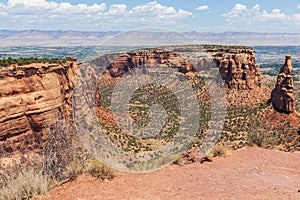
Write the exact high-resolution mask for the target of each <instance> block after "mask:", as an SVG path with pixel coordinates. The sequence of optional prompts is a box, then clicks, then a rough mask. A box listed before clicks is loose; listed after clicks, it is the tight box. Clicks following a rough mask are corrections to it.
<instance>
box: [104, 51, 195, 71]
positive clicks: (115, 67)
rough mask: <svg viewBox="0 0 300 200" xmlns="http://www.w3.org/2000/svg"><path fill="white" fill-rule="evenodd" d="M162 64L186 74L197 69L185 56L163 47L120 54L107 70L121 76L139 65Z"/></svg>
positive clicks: (151, 65)
mask: <svg viewBox="0 0 300 200" xmlns="http://www.w3.org/2000/svg"><path fill="white" fill-rule="evenodd" d="M162 65H166V66H170V67H173V68H176V69H177V70H178V71H179V72H182V73H184V74H185V73H187V72H191V71H195V68H194V67H193V66H192V65H191V64H190V63H189V62H187V61H186V60H185V59H184V58H183V57H181V56H179V55H177V54H176V53H174V52H172V51H167V50H162V49H155V50H140V51H133V52H129V53H126V54H122V55H119V56H117V57H116V58H115V59H114V60H113V61H112V63H111V64H110V65H109V66H108V67H107V70H108V71H109V73H110V75H111V76H112V77H120V76H122V75H123V74H124V73H126V72H128V71H130V70H131V69H133V68H135V67H138V66H147V67H155V66H162Z"/></svg>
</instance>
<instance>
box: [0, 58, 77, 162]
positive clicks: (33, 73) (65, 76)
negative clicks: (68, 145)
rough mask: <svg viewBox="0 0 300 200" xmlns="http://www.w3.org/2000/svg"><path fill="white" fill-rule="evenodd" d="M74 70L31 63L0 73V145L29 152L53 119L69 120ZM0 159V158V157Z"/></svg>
mask: <svg viewBox="0 0 300 200" xmlns="http://www.w3.org/2000/svg"><path fill="white" fill-rule="evenodd" d="M77 70H78V66H77V62H76V60H72V61H71V60H70V61H67V62H66V63H65V64H56V63H53V64H50V63H45V64H44V63H32V64H29V65H24V66H17V65H14V66H10V67H5V68H2V69H1V70H0V85H1V87H0V145H1V147H2V148H4V149H5V151H8V152H14V151H16V150H25V149H26V150H29V149H37V148H41V146H37V145H38V144H37V142H36V141H38V140H39V139H41V140H43V138H44V136H43V135H44V134H47V131H48V130H49V129H48V128H49V124H52V123H53V122H54V121H55V120H56V119H59V118H64V119H66V120H72V93H73V87H74V81H75V76H76V74H77ZM0 156H1V154H0Z"/></svg>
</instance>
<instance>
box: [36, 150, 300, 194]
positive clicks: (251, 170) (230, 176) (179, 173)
mask: <svg viewBox="0 0 300 200" xmlns="http://www.w3.org/2000/svg"><path fill="white" fill-rule="evenodd" d="M231 154H232V155H231V156H230V157H227V158H215V159H214V161H213V162H211V163H209V162H205V163H203V164H200V163H199V162H197V163H194V164H190V165H185V166H178V165H170V166H168V167H166V168H164V169H162V170H159V171H156V172H152V173H148V174H128V173H117V177H115V178H114V179H113V180H112V181H99V180H95V179H94V178H92V177H90V176H87V175H83V176H80V177H79V178H78V179H77V180H75V181H73V182H70V183H66V184H64V185H62V186H60V187H57V188H54V189H53V190H51V191H50V192H49V194H48V195H46V196H44V197H42V198H41V199H43V200H45V199H48V200H50V199H53V200H54V199H55V200H56V199H62V200H64V199H66V200H68V199H72V200H75V199H76V200H90V199H91V200H98V199H101V200H102V199H105V200H106V199H118V200H119V199H120V200H126V199H128V200H129V199H130V200H148V199H149V200H170V199H171V200H177V199H178V200H179V199H180V200H181V199H222V200H223V199H236V200H240V199H291V200H297V199H300V191H298V190H300V152H295V153H285V152H279V151H274V150H266V149H261V148H250V147H247V148H243V149H240V150H236V151H232V152H231Z"/></svg>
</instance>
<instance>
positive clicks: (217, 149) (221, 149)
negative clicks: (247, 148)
mask: <svg viewBox="0 0 300 200" xmlns="http://www.w3.org/2000/svg"><path fill="white" fill-rule="evenodd" d="M229 155H230V152H229V149H228V148H227V147H225V146H222V145H216V146H214V147H213V148H212V150H211V151H210V153H209V154H208V156H209V157H225V158H226V157H228V156H229Z"/></svg>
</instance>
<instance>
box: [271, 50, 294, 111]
mask: <svg viewBox="0 0 300 200" xmlns="http://www.w3.org/2000/svg"><path fill="white" fill-rule="evenodd" d="M292 72H293V66H292V61H291V56H290V55H287V56H286V57H285V63H284V65H283V66H282V67H281V69H280V72H279V74H278V76H277V82H276V85H275V88H274V90H273V91H272V94H271V101H272V104H273V107H274V109H275V110H277V111H279V112H285V113H292V112H294V101H295V97H294V86H293V77H292Z"/></svg>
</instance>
